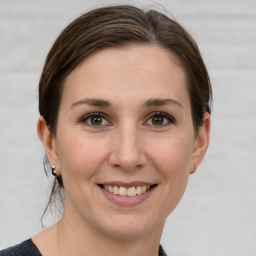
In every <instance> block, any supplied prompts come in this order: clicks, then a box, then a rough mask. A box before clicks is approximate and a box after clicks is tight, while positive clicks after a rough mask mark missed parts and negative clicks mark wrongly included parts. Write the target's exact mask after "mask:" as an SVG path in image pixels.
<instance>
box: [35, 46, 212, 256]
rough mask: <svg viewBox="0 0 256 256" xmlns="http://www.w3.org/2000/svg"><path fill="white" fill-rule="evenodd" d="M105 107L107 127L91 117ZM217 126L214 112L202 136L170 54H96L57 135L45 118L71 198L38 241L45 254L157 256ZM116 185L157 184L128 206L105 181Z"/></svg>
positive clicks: (46, 138) (144, 49)
mask: <svg viewBox="0 0 256 256" xmlns="http://www.w3.org/2000/svg"><path fill="white" fill-rule="evenodd" d="M92 99H94V101H92ZM95 99H98V100H97V101H96V103H97V104H95ZM156 99H157V101H156ZM99 100H101V101H99ZM102 100H104V101H107V102H108V104H107V105H106V104H103V103H102ZM166 100H168V101H166ZM99 103H101V104H99ZM149 103H150V104H149ZM100 105H101V106H100ZM99 112H100V113H104V117H101V116H99V114H97V116H96V117H97V118H98V119H97V120H98V121H99V124H100V125H95V124H94V123H93V124H92V123H91V121H92V119H91V118H90V117H87V115H88V114H90V113H99ZM159 112H161V113H165V115H163V114H159ZM157 118H158V119H157ZM97 120H96V121H97ZM154 120H158V123H155V122H154ZM209 130H210V117H209V114H208V113H205V114H204V120H203V125H202V126H201V127H199V129H198V132H197V133H195V130H194V127H193V123H192V118H191V106H190V100H189V94H188V90H187V85H186V75H185V72H184V70H183V68H182V66H181V65H180V63H179V61H178V59H177V58H176V57H175V56H174V55H172V54H171V53H170V52H168V51H167V50H164V49H161V48H158V47H150V46H129V47H125V48H109V49H103V50H98V51H96V52H94V53H93V54H91V55H90V56H89V57H88V58H87V59H86V60H84V62H82V63H81V64H80V65H79V66H78V67H77V68H76V69H75V70H74V71H72V73H71V74H70V75H69V76H68V77H67V79H66V81H65V83H64V90H63V95H62V99H61V104H60V109H59V116H58V122H57V132H56V134H55V135H53V134H51V133H50V132H49V130H48V128H47V125H46V124H45V121H44V119H43V118H42V117H40V118H39V121H38V134H39V137H40V139H41V141H42V143H43V145H44V147H45V151H46V154H47V157H48V159H49V161H50V163H51V164H52V165H55V166H56V170H57V175H60V174H61V175H62V177H63V181H64V186H65V192H66V198H65V202H64V214H63V217H62V218H61V220H60V221H59V222H58V223H57V224H55V225H54V226H52V227H51V228H49V229H47V230H45V231H43V232H42V233H40V234H38V235H37V236H35V237H34V238H33V241H34V242H35V244H36V245H37V246H38V248H39V249H40V250H41V252H42V253H43V255H113V252H115V254H116V255H155V256H156V255H158V246H159V243H160V238H161V234H162V230H163V227H164V223H165V220H166V217H167V216H168V215H169V214H170V213H171V212H172V211H173V209H174V208H175V207H176V206H177V204H178V202H179V201H180V199H181V197H182V195H183V193H184V191H185V188H186V185H187V181H188V177H189V174H190V173H192V172H193V171H194V169H195V166H198V165H199V164H200V162H201V161H202V159H203V157H204V155H205V153H206V150H207V147H208V144H209ZM114 181H121V182H125V183H128V182H134V181H140V182H145V183H150V184H156V185H157V186H156V187H155V189H154V190H153V192H152V193H151V194H150V196H149V197H148V198H147V199H146V200H145V201H143V202H141V203H139V204H137V205H132V206H129V205H128V206H120V205H117V204H115V203H113V202H112V201H110V200H109V199H108V198H107V197H106V196H105V194H104V193H103V191H102V188H100V187H99V184H105V183H107V182H114ZM73 248H76V249H75V251H73Z"/></svg>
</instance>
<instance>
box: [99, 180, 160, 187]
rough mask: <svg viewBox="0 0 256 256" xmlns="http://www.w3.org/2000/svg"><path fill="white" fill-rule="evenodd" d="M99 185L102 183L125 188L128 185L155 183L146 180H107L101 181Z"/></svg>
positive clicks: (149, 184) (150, 184)
mask: <svg viewBox="0 0 256 256" xmlns="http://www.w3.org/2000/svg"><path fill="white" fill-rule="evenodd" d="M99 185H104V186H109V185H110V186H118V187H125V188H130V187H136V186H152V185H156V184H155V183H151V182H147V181H132V182H123V181H107V182H103V183H101V184H99Z"/></svg>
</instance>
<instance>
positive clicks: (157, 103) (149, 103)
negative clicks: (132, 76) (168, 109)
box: [70, 98, 183, 108]
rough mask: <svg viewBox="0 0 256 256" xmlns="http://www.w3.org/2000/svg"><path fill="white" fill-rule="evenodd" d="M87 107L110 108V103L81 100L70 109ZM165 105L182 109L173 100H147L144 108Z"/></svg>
mask: <svg viewBox="0 0 256 256" xmlns="http://www.w3.org/2000/svg"><path fill="white" fill-rule="evenodd" d="M83 104H86V105H89V106H96V107H111V106H112V105H111V103H110V102H109V101H107V100H102V99H97V98H92V99H82V100H79V101H76V102H74V103H73V104H72V105H71V107H70V108H73V107H75V106H78V105H83ZM167 104H174V105H177V106H179V107H183V106H182V105H181V104H180V103H179V102H178V101H176V100H174V99H159V98H156V99H148V100H147V101H146V102H145V106H146V107H151V106H164V105H167Z"/></svg>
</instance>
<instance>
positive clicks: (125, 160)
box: [109, 127, 147, 172]
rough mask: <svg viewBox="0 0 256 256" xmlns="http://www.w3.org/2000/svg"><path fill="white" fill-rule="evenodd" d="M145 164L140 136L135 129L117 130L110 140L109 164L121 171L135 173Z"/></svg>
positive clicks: (145, 159) (145, 158)
mask: <svg viewBox="0 0 256 256" xmlns="http://www.w3.org/2000/svg"><path fill="white" fill-rule="evenodd" d="M146 162H147V157H146V154H145V151H144V146H143V140H142V135H141V134H140V132H139V131H138V129H136V128H135V127H130V128H129V127H126V128H120V129H117V131H116V132H115V133H114V134H113V137H112V140H111V153H110V156H109V163H110V164H111V165H112V166H114V167H118V168H120V169H122V170H123V171H129V172H132V171H135V170H138V169H140V168H141V167H143V166H144V165H145V164H146Z"/></svg>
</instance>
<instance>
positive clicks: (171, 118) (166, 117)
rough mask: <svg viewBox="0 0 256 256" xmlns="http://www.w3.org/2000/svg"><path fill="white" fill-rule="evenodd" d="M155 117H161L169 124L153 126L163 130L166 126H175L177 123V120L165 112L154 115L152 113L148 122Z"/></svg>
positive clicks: (154, 113)
mask: <svg viewBox="0 0 256 256" xmlns="http://www.w3.org/2000/svg"><path fill="white" fill-rule="evenodd" d="M153 117H160V118H163V119H165V120H167V122H166V123H165V124H160V125H154V124H151V125H152V126H154V127H158V128H161V127H165V126H168V125H170V124H175V123H176V120H175V119H174V118H173V117H172V116H170V115H168V114H166V113H164V112H153V113H151V114H150V115H149V116H148V118H147V121H146V122H148V121H149V120H152V118H153ZM151 122H152V121H151Z"/></svg>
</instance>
